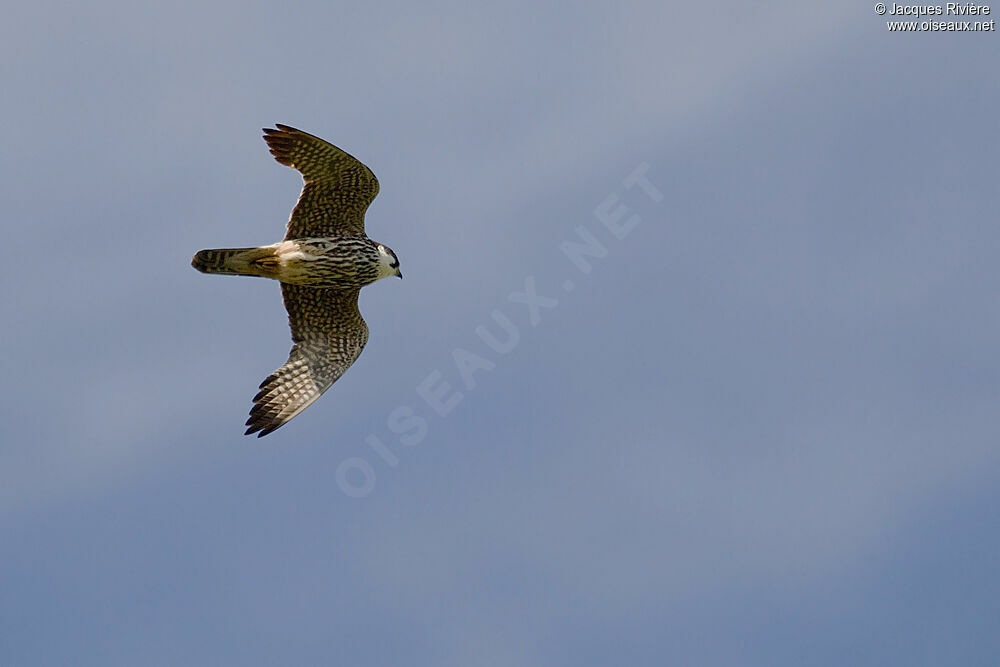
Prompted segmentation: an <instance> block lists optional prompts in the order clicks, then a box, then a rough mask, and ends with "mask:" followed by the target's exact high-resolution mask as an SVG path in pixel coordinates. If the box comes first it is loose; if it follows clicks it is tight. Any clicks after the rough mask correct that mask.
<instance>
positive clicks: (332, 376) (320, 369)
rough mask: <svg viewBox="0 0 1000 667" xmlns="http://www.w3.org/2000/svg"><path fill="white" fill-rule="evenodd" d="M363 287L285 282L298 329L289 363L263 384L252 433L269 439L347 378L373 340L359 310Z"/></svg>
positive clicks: (294, 327)
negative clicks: (335, 383)
mask: <svg viewBox="0 0 1000 667" xmlns="http://www.w3.org/2000/svg"><path fill="white" fill-rule="evenodd" d="M359 291H360V290H358V289H347V290H340V289H332V288H331V289H324V288H316V287H302V286H300V285H290V284H287V283H281V293H282V296H284V299H285V308H286V309H287V310H288V325H289V327H291V329H292V342H293V343H294V345H292V351H291V353H290V354H289V355H288V361H287V362H285V365H284V366H282V367H281V368H279V369H278V370H276V371H275V372H273V373H271V374H270V375H269V376H267V378H266V379H265V380H264V381H263V382H262V383H261V384H260V392H259V393H258V394H257V395H256V396H254V399H253V403H254V405H253V408H252V409H251V410H250V419H248V420H247V426H248V428H247V430H246V435H250V434H251V433H257V437H258V438H259V437H261V436H264V435H267V434H268V433H270V432H271V431H273V430H275V429H276V428H278V427H280V426H282V425H283V424H285V423H286V422H288V420H290V419H291V418H292V417H294V416H295V415H297V414H299V413H300V412H302V411H303V410H305V409H306V408H307V407H309V405H311V404H312V402H313V401H315V400H316V399H317V398H319V397H320V394H322V393H323V392H324V391H326V390H327V389H328V388H329V387H330V385H332V384H333V383H334V382H336V380H337V379H338V378H339V377H340V376H341V375H343V374H344V371H346V370H347V369H348V368H350V366H351V364H353V363H354V360H355V359H357V358H358V355H360V354H361V350H362V349H363V348H364V346H365V343H367V342H368V325H367V324H365V321H364V319H362V317H361V313H360V312H359V311H358V292H359Z"/></svg>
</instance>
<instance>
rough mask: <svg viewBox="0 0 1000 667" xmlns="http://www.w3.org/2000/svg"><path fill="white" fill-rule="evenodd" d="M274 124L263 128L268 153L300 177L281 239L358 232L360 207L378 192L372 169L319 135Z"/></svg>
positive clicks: (362, 211)
mask: <svg viewBox="0 0 1000 667" xmlns="http://www.w3.org/2000/svg"><path fill="white" fill-rule="evenodd" d="M276 127H277V129H271V128H264V141H266V142H267V145H268V147H269V148H270V149H271V154H272V155H274V158H275V159H276V160H277V161H278V162H280V163H281V164H284V165H287V166H289V167H292V168H294V169H297V170H298V171H299V172H300V173H301V174H302V178H303V179H304V180H305V185H304V186H303V188H302V193H301V194H300V195H299V201H298V203H297V204H296V205H295V208H294V209H293V210H292V215H291V217H290V218H289V220H288V230H287V232H286V234H285V239H295V238H305V237H310V236H314V237H329V236H360V235H362V234H364V233H365V211H366V210H367V209H368V205H369V204H371V203H372V200H374V199H375V196H376V195H378V179H377V178H375V174H373V173H372V170H371V169H369V168H368V167H366V166H365V165H364V164H362V163H361V161H359V160H358V159H357V158H355V157H353V156H351V155H350V154H348V153H346V152H344V151H342V150H340V149H339V148H337V147H336V146H334V145H333V144H330V143H327V142H326V141H323V140H322V139H320V138H319V137H314V136H313V135H311V134H308V133H306V132H303V131H302V130H296V129H295V128H294V127H289V126H287V125H280V124H277V125H276Z"/></svg>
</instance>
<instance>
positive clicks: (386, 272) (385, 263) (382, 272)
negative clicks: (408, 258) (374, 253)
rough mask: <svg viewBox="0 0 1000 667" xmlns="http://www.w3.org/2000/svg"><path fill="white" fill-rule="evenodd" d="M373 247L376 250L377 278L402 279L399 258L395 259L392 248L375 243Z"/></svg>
mask: <svg viewBox="0 0 1000 667" xmlns="http://www.w3.org/2000/svg"><path fill="white" fill-rule="evenodd" d="M375 247H376V248H378V269H379V271H378V272H379V278H387V277H388V276H396V277H398V278H402V277H403V272H402V271H400V270H399V258H398V257H396V253H394V252H393V251H392V248H390V247H389V246H384V245H382V244H381V243H376V244H375Z"/></svg>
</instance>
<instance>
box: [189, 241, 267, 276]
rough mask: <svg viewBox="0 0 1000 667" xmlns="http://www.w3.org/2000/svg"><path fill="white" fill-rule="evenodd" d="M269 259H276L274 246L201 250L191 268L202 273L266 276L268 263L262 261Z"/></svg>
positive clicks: (193, 260) (192, 261)
mask: <svg viewBox="0 0 1000 667" xmlns="http://www.w3.org/2000/svg"><path fill="white" fill-rule="evenodd" d="M268 257H274V247H273V246H268V247H263V248H217V249H211V250H199V251H198V252H197V253H196V254H195V256H194V258H193V259H192V260H191V266H193V267H194V268H196V269H198V270H199V271H201V272H202V273H225V274H230V275H237V276H265V275H266V273H265V271H266V268H267V267H266V262H261V260H264V259H267V258H268Z"/></svg>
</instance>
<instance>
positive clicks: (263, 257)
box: [191, 124, 403, 438]
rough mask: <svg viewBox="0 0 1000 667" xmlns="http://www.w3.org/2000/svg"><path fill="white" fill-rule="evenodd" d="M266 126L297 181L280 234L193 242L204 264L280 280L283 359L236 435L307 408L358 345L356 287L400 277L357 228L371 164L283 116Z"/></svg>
mask: <svg viewBox="0 0 1000 667" xmlns="http://www.w3.org/2000/svg"><path fill="white" fill-rule="evenodd" d="M275 128H276V129H271V128H264V141H265V142H267V145H268V148H270V149H271V155H273V156H274V158H275V159H276V160H277V161H278V162H280V163H281V164H284V165H287V166H289V167H292V168H293V169H296V170H297V171H298V172H299V173H301V174H302V179H303V180H304V181H305V185H304V186H303V187H302V193H301V194H300V195H299V201H298V203H297V204H296V205H295V208H294V209H293V210H292V215H291V217H290V218H289V219H288V226H287V229H286V232H285V238H284V240H282V241H280V242H279V243H274V244H272V245H266V246H260V247H258V248H224V249H214V250H200V251H198V253H197V254H196V255H195V256H194V259H192V260H191V265H192V266H193V267H194V268H196V269H198V270H199V271H201V272H202V273H221V274H228V275H236V276H259V277H262V278H272V279H274V280H278V281H280V282H281V295H282V297H283V298H284V301H285V309H286V310H287V311H288V326H289V327H290V328H291V330H292V351H291V353H290V354H289V355H288V361H286V362H285V365H284V366H282V367H281V368H279V369H278V370H276V371H274V372H273V373H271V374H270V375H268V376H267V378H265V379H264V381H263V382H262V383H261V384H260V387H259V388H260V391H259V392H258V393H257V395H256V396H254V398H253V407H252V408H251V409H250V418H249V419H248V420H247V423H246V426H247V427H248V428H247V430H246V433H245V434H244V435H250V434H252V433H256V434H257V437H258V438H259V437H261V436H265V435H267V434H268V433H271V432H272V431H274V430H275V429H277V428H280V427H281V426H283V425H284V424H286V423H288V421H289V420H290V419H292V418H293V417H295V416H296V415H297V414H299V413H300V412H302V411H303V410H305V409H306V408H307V407H309V406H310V405H312V403H313V402H314V401H315V400H316V399H317V398H319V397H320V395H321V394H322V393H323V392H324V391H326V390H327V389H329V388H330V385H332V384H333V383H334V382H336V381H337V380H338V379H339V378H340V376H341V375H343V374H344V372H345V371H346V370H347V369H348V368H350V366H351V364H353V363H354V361H355V360H356V359H357V358H358V355H360V354H361V350H362V349H364V347H365V343H367V342H368V325H367V324H365V321H364V319H363V318H362V317H361V313H360V312H359V311H358V293H359V292H360V291H361V288H362V287H364V286H365V285H370V284H371V283H373V282H375V281H376V280H379V279H380V278H386V277H388V276H397V277H399V278H402V277H403V274H402V273H401V272H400V270H399V259H398V258H397V257H396V253H394V252H393V251H392V249H390V248H389V247H388V246H385V245H382V244H381V243H376V242H375V241H372V240H371V239H370V238H368V236H367V234H365V211H366V210H367V209H368V205H369V204H371V203H372V200H373V199H375V196H376V195H377V194H378V179H376V178H375V174H373V173H372V171H371V169H369V168H368V167H366V166H365V165H364V164H362V163H361V162H360V161H359V160H357V159H356V158H354V157H352V156H351V155H349V154H347V153H346V152H344V151H342V150H340V149H339V148H337V147H336V146H334V145H332V144H329V143H327V142H326V141H323V140H322V139H320V138H319V137H314V136H313V135H311V134H307V133H306V132H303V131H301V130H297V129H295V128H294V127H289V126H287V125H280V124H278V125H275Z"/></svg>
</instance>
